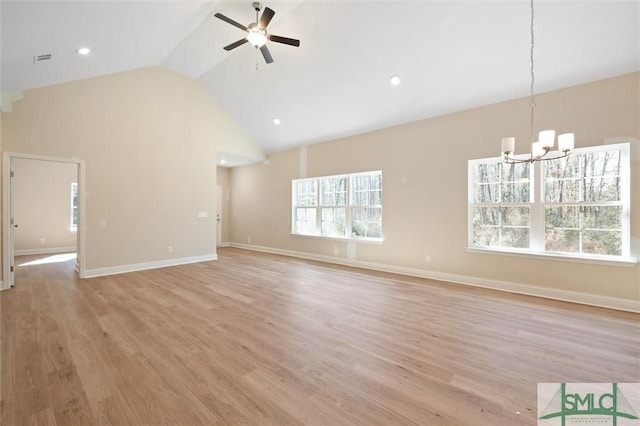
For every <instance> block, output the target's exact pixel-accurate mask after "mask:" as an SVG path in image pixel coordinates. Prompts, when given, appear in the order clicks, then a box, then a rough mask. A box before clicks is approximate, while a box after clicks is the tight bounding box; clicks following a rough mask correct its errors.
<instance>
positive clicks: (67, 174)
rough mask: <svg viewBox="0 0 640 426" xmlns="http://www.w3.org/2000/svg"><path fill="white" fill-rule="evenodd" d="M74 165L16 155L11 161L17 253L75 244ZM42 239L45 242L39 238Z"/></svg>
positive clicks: (71, 246)
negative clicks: (73, 213) (73, 227)
mask: <svg viewBox="0 0 640 426" xmlns="http://www.w3.org/2000/svg"><path fill="white" fill-rule="evenodd" d="M77 169H78V167H77V165H75V164H68V163H57V162H53V161H40V160H30V159H22V158H16V159H14V160H13V163H12V170H13V171H14V173H15V176H14V178H13V213H14V214H13V217H14V220H15V223H16V224H18V225H19V227H18V228H16V229H15V231H14V248H15V251H16V254H23V253H33V252H38V253H47V252H51V251H55V250H56V249H62V248H66V249H73V250H75V247H76V239H77V233H76V232H75V231H72V230H71V229H70V226H71V184H72V183H73V182H77V174H78V173H77ZM42 240H44V241H42Z"/></svg>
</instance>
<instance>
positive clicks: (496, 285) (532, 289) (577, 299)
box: [230, 243, 640, 313]
mask: <svg viewBox="0 0 640 426" xmlns="http://www.w3.org/2000/svg"><path fill="white" fill-rule="evenodd" d="M230 246H231V247H235V248H240V249H245V250H253V251H260V252H265V253H272V254H280V255H284V256H291V257H297V258H301V259H309V260H317V261H320V262H328V263H335V264H338V265H345V266H352V267H355V268H363V269H371V270H374V271H381V272H390V273H394V274H400V275H408V276H412V277H419V278H428V279H431V280H437V281H446V282H451V283H455V284H464V285H469V286H473V287H482V288H488V289H492V290H500V291H506V292H509V293H518V294H525V295H528V296H537V297H543V298H546V299H554V300H562V301H565V302H572V303H579V304H582V305H590V306H598V307H602V308H610V309H616V310H620V311H629V312H637V313H640V302H639V301H634V300H629V299H621V298H618V297H609V296H601V295H597V294H589V293H579V292H574V291H567V290H559V289H555V288H549V287H539V286H533V285H527V284H519V283H512V282H507V281H498V280H490V279H486V278H477V277H470V276H466V275H458V274H449V273H445V272H437V271H427V270H423V269H416V268H406V267H402V266H395V265H386V264H382V263H374V262H364V261H361V260H349V259H342V258H338V257H332V256H324V255H319V254H313V253H305V252H299V251H294V250H284V249H278V248H272V247H263V246H254V245H250V244H242V243H230Z"/></svg>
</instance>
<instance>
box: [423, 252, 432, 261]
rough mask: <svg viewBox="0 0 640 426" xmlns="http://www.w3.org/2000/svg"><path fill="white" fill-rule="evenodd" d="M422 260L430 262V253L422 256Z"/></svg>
mask: <svg viewBox="0 0 640 426" xmlns="http://www.w3.org/2000/svg"><path fill="white" fill-rule="evenodd" d="M424 260H425V261H426V262H427V263H430V262H431V255H430V254H428V255H426V256H425V257H424Z"/></svg>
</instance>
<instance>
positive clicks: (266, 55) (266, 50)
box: [260, 44, 273, 64]
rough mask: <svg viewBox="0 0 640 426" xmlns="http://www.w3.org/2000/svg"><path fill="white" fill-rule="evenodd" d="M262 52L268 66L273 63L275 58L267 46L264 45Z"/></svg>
mask: <svg viewBox="0 0 640 426" xmlns="http://www.w3.org/2000/svg"><path fill="white" fill-rule="evenodd" d="M260 51H261V52H262V56H264V61H265V62H266V63H268V64H270V63H272V62H273V58H272V57H271V52H269V48H268V47H267V45H266V44H265V45H263V46H262V47H261V48H260Z"/></svg>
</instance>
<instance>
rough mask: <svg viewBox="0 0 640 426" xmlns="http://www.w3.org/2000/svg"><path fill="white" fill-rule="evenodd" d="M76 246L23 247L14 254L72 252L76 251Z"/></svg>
mask: <svg viewBox="0 0 640 426" xmlns="http://www.w3.org/2000/svg"><path fill="white" fill-rule="evenodd" d="M76 250H77V249H76V246H71V247H50V248H36V249H23V250H15V251H14V252H13V254H15V255H16V256H26V255H32V254H56V253H72V252H75V251H76Z"/></svg>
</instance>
